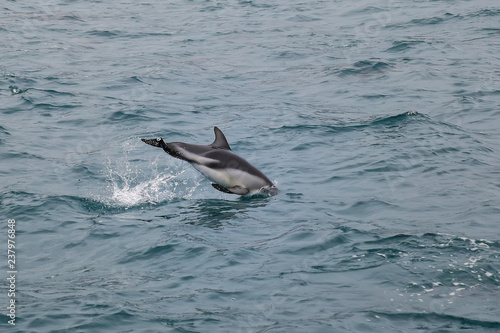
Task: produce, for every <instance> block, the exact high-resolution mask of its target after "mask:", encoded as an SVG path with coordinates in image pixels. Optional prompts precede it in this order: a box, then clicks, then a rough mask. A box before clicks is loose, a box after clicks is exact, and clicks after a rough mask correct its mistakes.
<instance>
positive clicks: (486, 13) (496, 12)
mask: <svg viewBox="0 0 500 333" xmlns="http://www.w3.org/2000/svg"><path fill="white" fill-rule="evenodd" d="M490 16H500V9H498V8H494V9H490V8H487V9H480V10H477V11H472V12H470V13H468V14H466V15H464V17H471V18H476V17H490Z"/></svg>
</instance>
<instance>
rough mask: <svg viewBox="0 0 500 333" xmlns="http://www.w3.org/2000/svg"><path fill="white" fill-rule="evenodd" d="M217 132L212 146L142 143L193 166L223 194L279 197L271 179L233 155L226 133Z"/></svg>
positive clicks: (147, 140) (159, 142)
mask: <svg viewBox="0 0 500 333" xmlns="http://www.w3.org/2000/svg"><path fill="white" fill-rule="evenodd" d="M214 132H215V140H214V142H213V143H212V144H210V145H194V144H190V143H184V142H165V141H163V139H162V138H156V139H141V140H142V141H143V142H145V143H147V144H148V145H151V146H154V147H159V148H163V150H164V151H165V152H166V153H167V154H169V155H171V156H173V157H175V158H178V159H181V160H184V161H186V162H189V163H191V165H192V166H193V167H194V168H195V169H196V170H198V171H199V172H201V173H202V174H203V175H204V176H205V177H207V178H208V179H210V180H211V181H213V183H212V186H213V187H214V188H215V189H217V190H219V191H221V192H224V193H233V194H239V195H247V194H248V195H252V194H257V193H264V194H268V195H276V194H278V192H279V191H278V189H277V188H276V186H274V184H273V183H272V182H271V181H270V180H269V178H267V177H266V176H265V175H264V174H263V173H262V172H261V171H260V170H259V169H257V168H256V167H254V166H253V165H251V164H250V163H248V162H247V161H246V160H245V159H243V158H241V157H239V156H238V155H236V154H235V153H233V152H232V150H231V148H230V147H229V144H228V143H227V140H226V137H225V136H224V133H222V131H221V130H220V129H219V128H218V127H214Z"/></svg>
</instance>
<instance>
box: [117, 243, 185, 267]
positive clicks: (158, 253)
mask: <svg viewBox="0 0 500 333" xmlns="http://www.w3.org/2000/svg"><path fill="white" fill-rule="evenodd" d="M178 247H179V244H164V245H155V246H152V247H150V248H149V249H147V250H145V251H130V252H128V253H127V254H126V257H125V258H123V259H121V260H118V263H119V264H126V263H130V262H134V261H140V262H141V261H145V260H149V259H151V258H158V259H160V258H161V257H162V256H164V255H166V254H169V253H171V252H174V251H175V250H176V248H178Z"/></svg>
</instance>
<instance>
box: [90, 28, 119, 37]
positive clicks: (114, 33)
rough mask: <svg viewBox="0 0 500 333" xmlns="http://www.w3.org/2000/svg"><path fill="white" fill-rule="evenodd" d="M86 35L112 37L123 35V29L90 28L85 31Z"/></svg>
mask: <svg viewBox="0 0 500 333" xmlns="http://www.w3.org/2000/svg"><path fill="white" fill-rule="evenodd" d="M86 33H87V34H88V35H91V36H97V37H106V38H114V37H117V36H121V35H123V34H124V33H123V31H119V30H90V31H87V32H86Z"/></svg>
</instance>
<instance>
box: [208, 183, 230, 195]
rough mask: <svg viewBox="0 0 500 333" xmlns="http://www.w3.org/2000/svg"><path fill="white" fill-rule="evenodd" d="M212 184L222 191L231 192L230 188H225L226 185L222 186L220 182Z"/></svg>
mask: <svg viewBox="0 0 500 333" xmlns="http://www.w3.org/2000/svg"><path fill="white" fill-rule="evenodd" d="M212 186H213V188H214V189H216V190H219V191H221V192H224V193H231V192H229V190H228V189H227V188H225V187H224V186H222V185H219V184H216V183H212Z"/></svg>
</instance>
